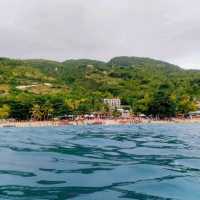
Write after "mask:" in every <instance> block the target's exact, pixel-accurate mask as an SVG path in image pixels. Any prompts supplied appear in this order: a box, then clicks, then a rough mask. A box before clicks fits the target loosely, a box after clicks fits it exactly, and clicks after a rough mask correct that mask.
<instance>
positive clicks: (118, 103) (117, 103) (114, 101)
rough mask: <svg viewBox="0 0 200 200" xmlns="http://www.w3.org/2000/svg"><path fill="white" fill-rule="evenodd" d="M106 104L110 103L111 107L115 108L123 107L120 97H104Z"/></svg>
mask: <svg viewBox="0 0 200 200" xmlns="http://www.w3.org/2000/svg"><path fill="white" fill-rule="evenodd" d="M103 102H104V104H106V105H108V106H109V108H111V109H115V108H121V100H120V99H117V98H115V99H104V100H103Z"/></svg>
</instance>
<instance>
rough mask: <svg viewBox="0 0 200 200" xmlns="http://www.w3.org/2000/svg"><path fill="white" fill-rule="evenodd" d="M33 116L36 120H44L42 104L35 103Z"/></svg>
mask: <svg viewBox="0 0 200 200" xmlns="http://www.w3.org/2000/svg"><path fill="white" fill-rule="evenodd" d="M31 117H32V118H33V119H34V120H42V117H43V114H42V109H41V107H40V105H38V104H34V105H33V107H32V109H31Z"/></svg>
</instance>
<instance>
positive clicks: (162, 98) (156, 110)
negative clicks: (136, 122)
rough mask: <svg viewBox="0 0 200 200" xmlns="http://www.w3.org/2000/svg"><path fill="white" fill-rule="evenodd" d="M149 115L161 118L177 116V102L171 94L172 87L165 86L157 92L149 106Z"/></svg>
mask: <svg viewBox="0 0 200 200" xmlns="http://www.w3.org/2000/svg"><path fill="white" fill-rule="evenodd" d="M148 114H152V115H153V116H157V117H159V118H164V117H173V116H175V115H176V101H175V98H174V95H172V93H171V88H170V85H168V84H163V85H161V86H160V87H159V89H158V90H157V91H156V92H155V94H154V96H153V99H152V101H151V103H150V104H149V108H148Z"/></svg>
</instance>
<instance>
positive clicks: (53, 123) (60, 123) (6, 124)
mask: <svg viewBox="0 0 200 200" xmlns="http://www.w3.org/2000/svg"><path fill="white" fill-rule="evenodd" d="M173 123H182V124H191V123H200V119H172V120H149V119H139V120H138V119H94V120H86V119H84V120H74V121H66V120H62V121H23V122H9V121H3V122H0V128H5V127H18V128H20V127H54V126H67V125H74V126H75V125H131V124H173Z"/></svg>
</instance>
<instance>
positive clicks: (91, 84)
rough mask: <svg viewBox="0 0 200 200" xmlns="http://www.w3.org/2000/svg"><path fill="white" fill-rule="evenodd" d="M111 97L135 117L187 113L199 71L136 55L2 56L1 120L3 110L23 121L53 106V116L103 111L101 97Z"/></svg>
mask: <svg viewBox="0 0 200 200" xmlns="http://www.w3.org/2000/svg"><path fill="white" fill-rule="evenodd" d="M112 97H119V98H121V100H122V103H123V105H127V106H129V107H131V108H132V110H133V112H135V113H146V114H156V113H157V112H160V111H158V110H156V106H157V107H158V105H159V106H160V107H161V108H162V112H163V113H166V115H169V113H172V114H174V113H175V112H176V113H177V112H178V113H179V112H180V113H186V112H188V111H190V110H194V109H196V108H195V102H196V101H197V100H199V99H200V71H198V70H183V69H182V68H180V67H178V66H176V65H172V64H169V63H167V62H163V61H158V60H154V59H150V58H138V57H116V58H113V59H111V60H110V61H109V62H107V63H106V62H102V61H96V60H88V59H79V60H66V61H64V62H56V61H50V60H42V59H38V60H36V59H35V60H34V59H32V60H16V59H9V58H0V118H1V111H2V113H5V112H3V111H5V109H4V108H5V107H7V109H8V108H9V117H13V118H24V119H26V118H30V116H31V112H32V109H33V108H34V106H39V107H41V106H42V105H46V107H49V108H50V107H51V109H52V115H54V116H57V115H62V114H66V113H74V112H76V113H89V112H93V111H102V110H104V109H105V108H104V105H103V103H102V99H103V98H112ZM160 104H169V105H160ZM162 106H163V107H162ZM20 109H21V110H23V113H20V112H19V111H20ZM163 109H164V110H163ZM165 109H166V110H165ZM167 109H168V110H167ZM170 109H172V110H170ZM4 117H5V116H4Z"/></svg>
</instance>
